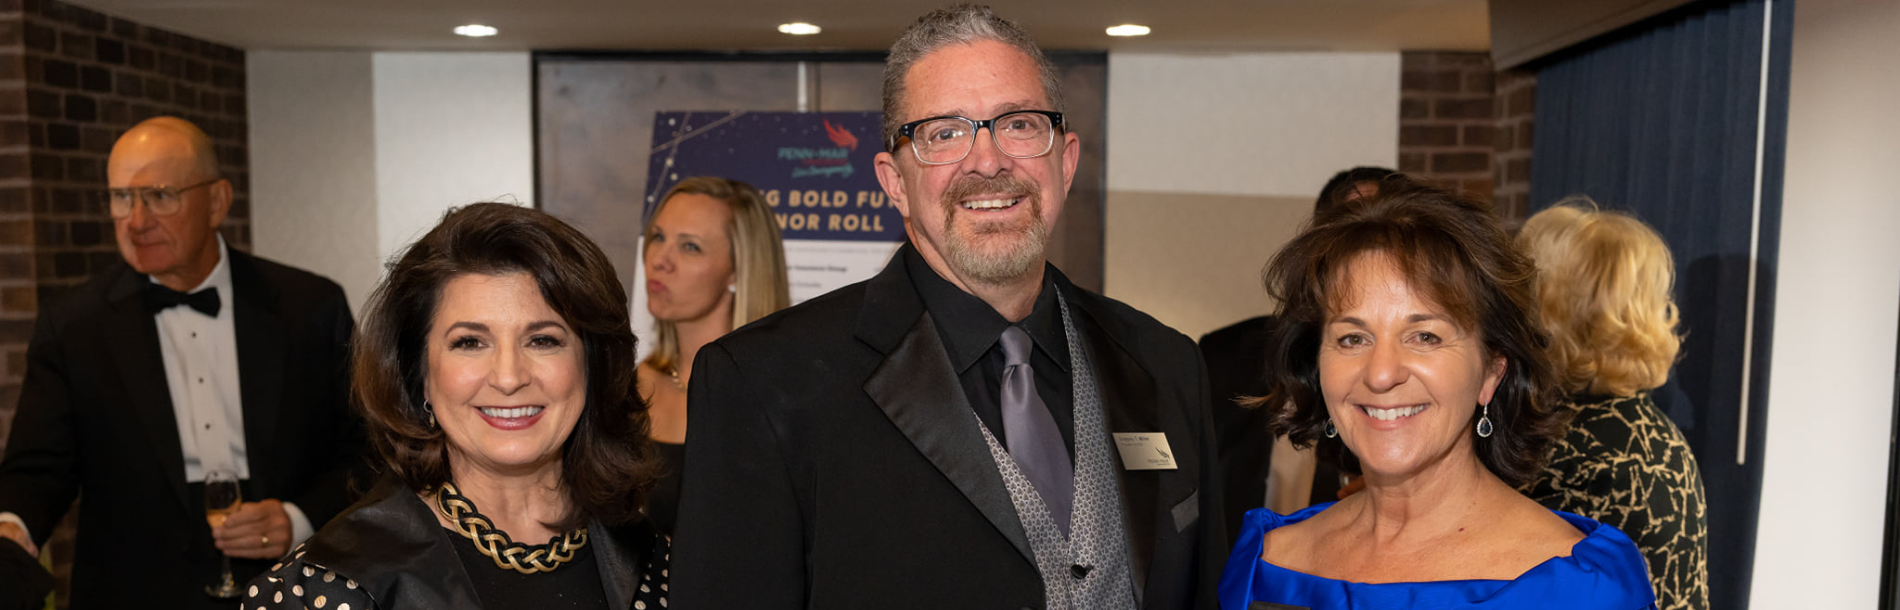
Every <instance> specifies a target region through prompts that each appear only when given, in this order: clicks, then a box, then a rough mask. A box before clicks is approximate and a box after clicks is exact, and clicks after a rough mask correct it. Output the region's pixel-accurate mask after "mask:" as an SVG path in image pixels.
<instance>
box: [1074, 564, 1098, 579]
mask: <svg viewBox="0 0 1900 610" xmlns="http://www.w3.org/2000/svg"><path fill="white" fill-rule="evenodd" d="M1092 569H1095V568H1094V567H1093V566H1085V565H1081V564H1077V565H1072V566H1069V575H1070V576H1074V577H1075V579H1076V580H1082V579H1083V578H1087V577H1088V575H1089V570H1092Z"/></svg>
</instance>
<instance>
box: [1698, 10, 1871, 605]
mask: <svg viewBox="0 0 1900 610" xmlns="http://www.w3.org/2000/svg"><path fill="white" fill-rule="evenodd" d="M1795 7H1796V8H1795V22H1794V57H1793V66H1792V70H1791V72H1790V74H1789V76H1790V78H1791V91H1790V97H1789V101H1788V113H1789V116H1788V151H1787V152H1788V156H1787V166H1786V167H1787V179H1786V187H1785V188H1784V189H1783V191H1782V197H1783V199H1782V219H1781V248H1780V262H1779V265H1780V268H1779V269H1776V270H1775V276H1776V278H1778V282H1779V284H1778V285H1777V286H1776V293H1775V297H1774V298H1775V337H1774V355H1773V360H1772V361H1773V363H1774V367H1773V369H1772V370H1771V371H1770V372H1769V374H1770V377H1769V392H1768V421H1767V426H1768V434H1767V446H1766V448H1765V449H1764V453H1765V456H1764V458H1763V459H1764V463H1763V470H1764V472H1763V475H1762V494H1761V522H1760V525H1759V530H1758V533H1757V536H1758V538H1757V543H1756V544H1757V546H1756V550H1755V577H1754V581H1753V582H1754V584H1753V587H1754V591H1753V594H1752V596H1751V602H1750V604H1751V606H1753V607H1755V608H1875V607H1878V593H1879V590H1880V570H1881V565H1880V563H1881V541H1882V538H1883V534H1882V530H1883V528H1884V527H1885V520H1886V516H1887V471H1888V468H1889V467H1890V465H1889V464H1888V449H1889V446H1890V445H1889V443H1890V442H1891V439H1890V438H1889V434H1890V432H1891V430H1892V425H1893V423H1892V416H1893V408H1894V384H1893V380H1894V341H1895V337H1896V331H1900V328H1896V317H1900V240H1896V239H1894V235H1895V234H1896V233H1900V193H1897V192H1896V191H1895V190H1894V189H1893V188H1892V187H1891V186H1890V185H1889V182H1888V180H1887V179H1886V178H1887V176H1888V175H1890V174H1891V173H1892V172H1893V168H1894V167H1896V166H1900V114H1896V113H1895V112H1894V108H1895V102H1894V100H1900V70H1896V69H1894V68H1893V67H1892V65H1891V61H1892V60H1893V59H1894V58H1896V57H1900V37H1896V36H1895V33H1897V32H1900V2H1897V1H1894V0H1801V2H1800V3H1798V4H1796V5H1795ZM1701 459H1703V460H1704V461H1705V462H1706V461H1707V460H1712V459H1734V456H1701Z"/></svg>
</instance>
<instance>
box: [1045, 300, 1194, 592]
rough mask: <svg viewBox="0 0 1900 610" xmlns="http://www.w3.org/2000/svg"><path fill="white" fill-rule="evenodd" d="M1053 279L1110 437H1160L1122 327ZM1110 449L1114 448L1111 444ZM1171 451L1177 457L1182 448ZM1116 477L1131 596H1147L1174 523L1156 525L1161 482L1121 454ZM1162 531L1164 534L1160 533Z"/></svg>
mask: <svg viewBox="0 0 1900 610" xmlns="http://www.w3.org/2000/svg"><path fill="white" fill-rule="evenodd" d="M1055 274H1056V286H1057V289H1058V290H1062V291H1063V294H1065V295H1067V296H1069V297H1070V299H1069V302H1070V303H1072V304H1074V305H1075V307H1074V311H1075V315H1076V320H1075V325H1076V332H1077V333H1078V334H1080V335H1082V342H1083V343H1084V345H1083V349H1086V350H1088V355H1089V363H1090V364H1091V365H1093V366H1094V367H1095V383H1096V386H1097V392H1096V393H1097V394H1098V395H1099V396H1100V397H1101V400H1102V412H1103V415H1104V416H1105V419H1106V420H1107V423H1108V429H1109V432H1110V433H1111V434H1112V433H1115V432H1161V431H1162V428H1161V422H1160V417H1159V415H1158V414H1157V413H1156V408H1157V406H1158V405H1157V404H1156V401H1157V400H1158V397H1157V392H1156V390H1155V382H1154V376H1153V375H1151V374H1149V373H1148V370H1147V369H1146V368H1143V367H1142V365H1141V363H1140V362H1139V361H1137V360H1136V359H1135V357H1134V355H1133V354H1131V353H1130V352H1129V351H1128V350H1127V349H1126V348H1125V347H1124V346H1123V345H1122V343H1121V341H1119V340H1118V339H1117V338H1116V336H1117V333H1116V332H1115V329H1116V328H1118V327H1119V326H1120V323H1121V321H1120V320H1118V319H1115V318H1113V317H1112V316H1110V315H1108V312H1105V311H1103V310H1102V309H1101V305H1102V304H1101V303H1099V302H1097V300H1096V299H1098V298H1099V297H1096V296H1095V295H1091V294H1085V293H1083V291H1081V290H1080V289H1077V288H1075V286H1074V284H1071V283H1069V280H1068V278H1067V277H1064V276H1063V275H1062V274H1061V272H1059V271H1056V272H1055ZM1110 446H1111V447H1113V446H1114V444H1113V439H1111V440H1110ZM1175 449H1176V453H1177V454H1178V453H1180V449H1181V448H1180V447H1176V448H1175ZM1115 473H1116V475H1118V476H1119V477H1120V478H1119V479H1118V480H1119V481H1120V483H1121V492H1122V519H1123V521H1125V522H1126V525H1127V527H1128V553H1129V555H1130V557H1129V562H1128V563H1129V569H1130V575H1131V576H1132V577H1133V578H1134V580H1135V590H1137V591H1145V590H1146V588H1147V583H1148V571H1149V568H1150V565H1151V564H1152V563H1153V561H1154V553H1155V541H1156V538H1157V537H1159V535H1160V533H1161V532H1163V531H1174V523H1173V522H1172V521H1169V522H1166V523H1163V522H1162V521H1161V520H1160V518H1161V517H1162V516H1167V515H1170V513H1169V512H1167V511H1166V510H1162V506H1161V503H1162V502H1163V501H1165V499H1164V498H1163V497H1162V495H1163V494H1161V493H1160V485H1159V477H1155V476H1137V475H1139V474H1141V473H1134V472H1130V471H1129V470H1128V469H1127V468H1124V467H1122V464H1121V460H1120V451H1119V450H1117V451H1116V460H1115ZM1164 527H1165V528H1167V529H1166V530H1163V529H1161V528H1164Z"/></svg>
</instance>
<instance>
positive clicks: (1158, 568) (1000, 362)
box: [672, 5, 1227, 610]
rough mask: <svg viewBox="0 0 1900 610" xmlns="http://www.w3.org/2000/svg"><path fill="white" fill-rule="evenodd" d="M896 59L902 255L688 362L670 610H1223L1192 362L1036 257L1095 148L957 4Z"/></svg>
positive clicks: (1166, 334)
mask: <svg viewBox="0 0 1900 610" xmlns="http://www.w3.org/2000/svg"><path fill="white" fill-rule="evenodd" d="M885 70H886V72H885V80H884V83H885V85H884V136H885V140H884V141H885V145H886V151H887V152H884V153H880V154H879V155H878V156H877V161H876V164H877V175H878V179H879V181H880V182H881V183H882V184H883V186H884V190H885V192H886V193H887V194H888V195H889V197H890V200H891V201H892V203H893V204H895V205H896V206H897V208H898V210H899V211H900V212H902V213H903V215H904V218H905V229H906V231H907V233H908V236H909V238H910V239H909V243H908V244H906V245H905V246H903V247H902V248H901V249H900V250H899V251H898V254H897V255H896V256H895V257H894V258H893V259H892V260H891V262H890V263H889V265H888V266H886V267H885V269H884V270H883V271H882V272H881V273H879V274H878V275H877V276H876V277H874V278H873V279H871V280H868V281H866V282H863V283H860V284H856V285H853V286H849V287H846V288H843V289H840V290H838V291H836V292H833V293H831V294H827V295H824V296H821V297H818V298H816V299H813V300H811V301H809V302H807V303H804V304H802V305H799V306H797V307H793V308H791V309H788V310H785V311H783V312H781V313H779V314H777V315H775V316H771V317H768V318H765V319H764V320H761V321H760V322H757V323H755V324H752V325H750V326H748V327H746V328H743V329H740V330H739V331H736V332H734V333H732V334H730V335H727V336H726V337H724V338H722V339H720V340H718V341H716V342H714V343H712V344H710V345H708V346H707V347H706V348H705V349H704V350H703V351H701V352H700V355H699V358H698V360H697V362H696V363H695V365H694V366H695V367H696V370H695V371H694V375H693V382H692V387H691V392H690V396H689V399H688V400H689V405H690V409H691V411H692V413H693V425H692V426H690V427H689V428H688V430H687V437H688V438H687V443H686V447H687V456H686V463H685V470H684V476H683V498H682V501H681V509H680V524H679V530H678V531H679V533H678V537H677V538H676V541H675V544H676V550H675V552H674V555H673V560H674V566H673V578H674V581H673V589H672V592H673V595H674V597H673V602H674V606H676V607H680V608H774V609H777V608H946V609H951V608H954V609H966V608H1023V607H1036V608H1050V609H1067V608H1076V609H1083V608H1086V609H1090V610H1096V609H1132V608H1155V609H1160V608H1213V607H1215V605H1216V602H1215V599H1214V587H1215V582H1216V579H1217V578H1218V577H1219V572H1220V565H1221V562H1222V560H1223V559H1224V558H1225V556H1226V554H1227V547H1226V546H1225V535H1224V533H1223V531H1222V527H1221V519H1220V517H1219V506H1220V490H1219V483H1218V482H1219V477H1218V476H1217V474H1216V472H1215V460H1214V446H1213V440H1212V436H1211V428H1210V424H1209V415H1208V412H1207V405H1208V399H1207V387H1206V378H1205V373H1204V371H1203V370H1202V365H1201V359H1200V356H1199V353H1198V352H1197V351H1196V350H1195V347H1194V344H1193V343H1192V342H1191V341H1189V340H1188V339H1187V337H1185V336H1182V335H1181V334H1180V333H1178V332H1175V331H1173V330H1170V329H1168V328H1167V327H1165V326H1162V325H1161V324H1160V323H1158V322H1156V321H1155V320H1154V319H1152V318H1150V317H1148V316H1146V315H1143V314H1142V313H1140V312H1137V311H1135V310H1133V309H1130V308H1129V307H1127V306H1125V305H1123V304H1121V303H1118V302H1115V301H1113V300H1110V299H1108V298H1106V297H1103V296H1101V295H1099V294H1095V293H1092V292H1089V291H1087V290H1084V289H1082V288H1079V287H1077V286H1075V285H1074V284H1073V283H1071V282H1070V281H1069V280H1068V279H1067V278H1065V277H1063V275H1062V273H1061V272H1060V271H1059V270H1057V269H1056V268H1055V267H1053V266H1051V265H1049V264H1048V263H1047V262H1046V260H1045V256H1044V248H1045V245H1046V243H1047V240H1048V231H1049V227H1050V226H1053V225H1054V224H1055V221H1056V219H1057V217H1058V215H1060V214H1061V212H1062V207H1063V202H1064V199H1065V198H1066V196H1067V194H1068V190H1069V185H1070V182H1071V180H1072V179H1073V177H1074V175H1075V168H1076V162H1077V159H1078V155H1079V146H1080V145H1079V136H1078V135H1077V134H1075V133H1072V132H1070V131H1068V130H1067V129H1066V128H1065V126H1064V123H1063V121H1062V114H1061V110H1062V96H1061V91H1060V81H1059V79H1058V78H1057V74H1056V72H1055V69H1054V68H1053V66H1051V64H1050V63H1049V61H1048V60H1047V59H1046V58H1044V57H1043V55H1042V53H1041V51H1039V50H1038V49H1037V48H1036V46H1035V44H1034V43H1033V42H1032V41H1031V40H1030V39H1029V37H1028V35H1027V34H1025V33H1024V32H1023V31H1022V30H1021V29H1019V28H1017V27H1016V26H1015V25H1014V24H1012V23H1010V22H1008V21H1005V20H1003V19H1001V18H999V17H997V16H996V15H994V14H992V13H991V12H990V11H989V9H987V8H982V7H974V6H968V5H964V6H958V7H953V8H950V9H945V10H940V11H937V12H933V13H931V14H929V15H926V16H924V17H923V18H922V19H920V20H919V21H918V22H917V23H916V24H915V25H913V26H911V28H910V29H909V30H907V31H906V32H905V33H904V35H903V36H902V38H901V39H899V40H898V42H897V43H896V45H895V46H893V47H892V49H891V54H890V58H889V60H888V62H887V64H886V68H885Z"/></svg>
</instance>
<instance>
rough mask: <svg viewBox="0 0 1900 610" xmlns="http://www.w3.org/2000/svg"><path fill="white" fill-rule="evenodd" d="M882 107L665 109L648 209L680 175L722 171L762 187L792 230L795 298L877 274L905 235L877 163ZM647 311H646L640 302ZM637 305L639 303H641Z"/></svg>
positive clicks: (788, 243) (657, 120) (788, 238)
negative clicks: (877, 109)
mask: <svg viewBox="0 0 1900 610" xmlns="http://www.w3.org/2000/svg"><path fill="white" fill-rule="evenodd" d="M880 118H881V114H880V113H877V112H658V113H654V118H653V140H654V141H653V148H652V154H651V155H650V156H649V157H648V159H649V161H648V164H649V165H648V168H647V184H646V196H645V210H644V213H643V214H642V215H641V216H642V218H650V217H651V216H652V214H653V211H654V210H655V209H656V208H658V207H659V204H660V197H662V196H664V195H665V194H666V191H667V190H668V189H671V188H672V187H673V186H674V185H675V184H678V183H679V181H680V180H682V179H684V178H688V177H692V176H720V177H725V178H731V179H734V180H740V181H743V182H746V183H749V184H751V185H753V186H756V187H758V188H759V190H760V191H761V192H763V193H764V194H765V199H766V202H767V203H769V204H771V206H772V209H773V213H774V215H775V216H776V217H777V219H778V223H779V230H780V232H781V233H782V234H783V235H784V237H785V255H786V262H787V265H788V267H789V269H788V271H789V274H790V276H791V284H792V286H791V287H792V301H793V302H794V303H797V302H802V301H804V300H806V299H809V298H811V297H815V296H818V295H820V294H824V293H826V292H829V291H831V290H834V289H837V288H839V287H842V286H845V285H847V284H851V283H854V282H858V281H860V280H864V279H867V278H870V277H871V276H872V275H875V274H876V273H877V272H878V270H880V269H882V268H883V267H884V263H885V262H886V261H888V260H889V259H890V256H891V254H892V253H893V252H895V251H896V249H897V246H898V244H900V243H902V242H903V241H904V219H903V217H902V216H901V215H899V214H898V212H897V209H896V208H895V207H893V206H891V205H890V204H889V202H888V201H886V198H885V195H884V189H883V187H881V186H879V185H878V182H877V174H876V170H875V169H874V167H873V165H872V160H873V159H874V158H875V157H876V156H877V153H878V152H879V150H880V149H881V147H880V146H879V143H878V141H879V131H880V124H879V121H880ZM642 309H644V308H642ZM636 311H637V310H636Z"/></svg>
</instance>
